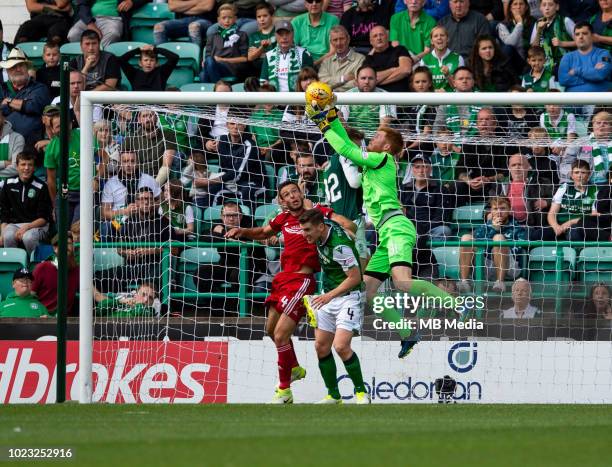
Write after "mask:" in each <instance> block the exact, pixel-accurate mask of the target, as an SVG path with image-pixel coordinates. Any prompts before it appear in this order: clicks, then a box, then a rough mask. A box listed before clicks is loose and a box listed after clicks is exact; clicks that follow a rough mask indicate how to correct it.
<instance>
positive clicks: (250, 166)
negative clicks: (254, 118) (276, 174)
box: [208, 109, 265, 211]
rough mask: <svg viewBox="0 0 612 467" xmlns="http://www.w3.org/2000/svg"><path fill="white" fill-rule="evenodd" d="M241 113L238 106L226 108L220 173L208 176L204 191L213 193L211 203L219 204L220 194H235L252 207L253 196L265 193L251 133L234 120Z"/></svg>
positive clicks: (261, 166) (253, 202)
mask: <svg viewBox="0 0 612 467" xmlns="http://www.w3.org/2000/svg"><path fill="white" fill-rule="evenodd" d="M245 117H246V116H245V115H244V113H242V112H241V111H239V110H238V109H230V111H229V113H228V122H227V129H228V134H227V135H223V136H221V138H220V139H219V146H218V152H219V166H220V171H221V172H220V177H219V178H217V179H210V178H209V179H208V180H209V182H208V191H209V192H210V193H211V195H214V196H215V198H214V201H213V203H212V204H219V201H220V200H221V198H223V197H228V196H229V197H231V198H235V197H239V198H240V199H241V200H242V201H243V203H244V204H246V205H247V206H248V207H249V208H251V211H254V210H255V200H256V198H257V197H258V196H261V195H263V194H264V193H265V188H264V173H265V172H264V169H263V165H262V162H261V159H260V158H259V151H258V149H257V146H256V144H255V142H254V141H253V137H252V136H251V135H250V134H249V133H247V132H246V131H245V130H246V125H245V124H244V123H240V122H237V121H235V119H236V118H245Z"/></svg>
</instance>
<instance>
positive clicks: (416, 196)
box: [400, 152, 452, 240]
mask: <svg viewBox="0 0 612 467" xmlns="http://www.w3.org/2000/svg"><path fill="white" fill-rule="evenodd" d="M410 165H411V168H412V174H413V179H412V181H410V182H408V183H407V184H404V185H402V187H401V196H400V198H401V202H402V206H403V207H404V213H405V214H406V217H408V219H410V220H411V221H412V222H413V224H414V226H415V227H416V231H417V236H428V237H429V238H431V239H432V240H443V239H444V238H446V237H449V236H451V235H452V231H451V229H450V227H448V226H447V225H444V207H445V206H444V204H445V203H444V199H443V198H444V195H445V194H444V193H443V192H442V189H441V187H440V184H439V183H438V182H437V181H435V180H432V178H431V175H432V171H431V160H430V159H429V157H427V156H426V155H424V154H423V153H422V152H418V153H416V154H415V155H414V156H413V157H412V159H411V160H410Z"/></svg>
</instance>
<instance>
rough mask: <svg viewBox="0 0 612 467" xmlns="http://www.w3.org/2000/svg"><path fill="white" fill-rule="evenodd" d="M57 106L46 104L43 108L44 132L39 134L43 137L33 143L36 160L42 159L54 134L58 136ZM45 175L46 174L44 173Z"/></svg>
mask: <svg viewBox="0 0 612 467" xmlns="http://www.w3.org/2000/svg"><path fill="white" fill-rule="evenodd" d="M59 111H60V109H59V107H57V106H55V105H47V106H45V108H44V110H43V116H42V118H41V121H42V123H43V126H44V132H43V135H42V136H41V137H42V138H43V139H39V140H38V141H36V143H35V144H34V149H35V150H36V153H37V155H38V156H40V157H37V160H43V159H44V156H45V149H46V147H47V146H48V145H49V143H50V142H51V140H52V139H53V137H54V136H58V135H59V134H60V130H61V127H60V124H61V121H60V114H59ZM45 175H46V174H45Z"/></svg>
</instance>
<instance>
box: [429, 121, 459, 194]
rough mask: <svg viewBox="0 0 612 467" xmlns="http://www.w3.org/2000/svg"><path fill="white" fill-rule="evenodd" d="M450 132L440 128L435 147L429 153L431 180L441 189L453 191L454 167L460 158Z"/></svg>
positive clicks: (454, 189)
mask: <svg viewBox="0 0 612 467" xmlns="http://www.w3.org/2000/svg"><path fill="white" fill-rule="evenodd" d="M451 141H452V135H451V132H450V131H448V130H441V131H440V132H438V135H437V138H436V147H435V149H434V151H433V153H432V155H431V165H432V175H431V178H432V180H435V181H436V182H438V183H439V184H440V185H441V186H442V187H443V189H445V190H446V191H448V192H451V193H455V192H456V188H455V180H456V176H455V167H456V165H457V162H459V159H461V148H460V147H458V146H456V145H455V144H453V143H452V142H451Z"/></svg>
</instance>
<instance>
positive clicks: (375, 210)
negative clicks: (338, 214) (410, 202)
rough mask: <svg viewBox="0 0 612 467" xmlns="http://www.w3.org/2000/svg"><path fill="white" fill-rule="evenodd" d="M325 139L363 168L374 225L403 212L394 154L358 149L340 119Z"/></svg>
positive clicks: (368, 210) (365, 191)
mask: <svg viewBox="0 0 612 467" xmlns="http://www.w3.org/2000/svg"><path fill="white" fill-rule="evenodd" d="M325 138H326V139H327V141H328V142H329V144H330V145H331V147H332V148H333V149H334V151H336V152H337V153H338V154H340V155H342V156H344V157H346V158H347V159H350V160H351V161H353V162H354V163H355V164H356V165H358V166H359V167H362V168H363V173H362V177H361V187H362V188H363V201H364V203H365V205H366V211H367V212H368V216H369V217H370V220H371V221H372V222H373V223H374V225H378V223H379V222H380V221H381V220H382V218H383V216H384V215H385V214H386V213H388V212H389V211H396V210H401V209H402V206H401V204H400V202H399V196H398V192H397V165H396V164H395V159H394V158H393V156H392V155H391V154H387V153H384V152H368V151H366V150H365V149H362V148H360V147H359V146H357V145H356V144H355V143H353V142H352V141H351V139H350V138H349V137H348V135H347V134H346V130H345V129H344V127H343V126H342V123H340V120H339V119H336V120H334V121H333V122H331V124H330V129H329V130H328V131H326V132H325Z"/></svg>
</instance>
